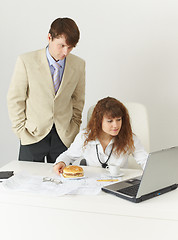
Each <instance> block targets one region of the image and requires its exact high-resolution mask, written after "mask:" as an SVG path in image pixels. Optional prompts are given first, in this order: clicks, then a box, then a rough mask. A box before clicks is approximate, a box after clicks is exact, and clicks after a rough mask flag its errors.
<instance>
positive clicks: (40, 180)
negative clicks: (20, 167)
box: [1, 172, 119, 196]
mask: <svg viewBox="0 0 178 240" xmlns="http://www.w3.org/2000/svg"><path fill="white" fill-rule="evenodd" d="M112 179H113V178H109V177H108V176H106V175H100V176H97V177H85V178H82V179H75V180H73V179H65V178H63V177H60V176H56V177H55V178H51V177H45V176H42V177H40V176H33V175H29V174H28V173H26V172H21V173H18V174H15V175H14V176H13V177H11V178H9V179H7V180H5V181H4V182H3V183H1V184H2V186H3V187H4V189H6V190H11V191H23V192H24V191H25V192H31V193H38V194H45V195H50V196H62V195H65V194H81V195H96V194H98V193H100V191H101V187H103V186H106V185H108V184H111V183H112V182H110V181H107V180H112ZM98 180H99V181H98ZM102 180H103V181H102ZM117 180H118V181H119V179H116V181H117Z"/></svg>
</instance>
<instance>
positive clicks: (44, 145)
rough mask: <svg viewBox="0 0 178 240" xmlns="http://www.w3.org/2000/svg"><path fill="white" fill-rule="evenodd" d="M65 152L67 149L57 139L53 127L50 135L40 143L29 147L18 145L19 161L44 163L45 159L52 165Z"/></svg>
mask: <svg viewBox="0 0 178 240" xmlns="http://www.w3.org/2000/svg"><path fill="white" fill-rule="evenodd" d="M66 150H67V147H66V146H65V145H64V144H63V142H62V141H61V139H60V138H59V136H58V134H57V131H56V128H55V126H54V125H53V127H52V129H51V131H50V133H49V134H48V135H47V136H46V137H45V138H43V139H42V140H41V141H39V142H37V143H34V144H30V145H21V144H20V150H19V160H20V161H33V162H44V159H45V157H46V159H47V162H48V163H54V162H55V161H56V158H57V157H58V156H59V155H60V154H61V153H63V152H64V151H66Z"/></svg>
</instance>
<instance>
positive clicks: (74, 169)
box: [62, 165, 84, 178]
mask: <svg viewBox="0 0 178 240" xmlns="http://www.w3.org/2000/svg"><path fill="white" fill-rule="evenodd" d="M62 174H63V176H64V177H65V178H75V177H76V178H77V177H83V176H84V171H83V168H82V167H79V166H74V165H69V166H67V167H65V168H64V169H63V173H62Z"/></svg>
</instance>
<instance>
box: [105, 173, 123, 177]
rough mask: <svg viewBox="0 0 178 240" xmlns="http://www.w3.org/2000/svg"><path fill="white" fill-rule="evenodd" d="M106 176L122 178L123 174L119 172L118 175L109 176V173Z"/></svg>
mask: <svg viewBox="0 0 178 240" xmlns="http://www.w3.org/2000/svg"><path fill="white" fill-rule="evenodd" d="M107 176H109V177H122V176H124V173H123V172H120V173H119V174H118V175H111V174H110V173H107Z"/></svg>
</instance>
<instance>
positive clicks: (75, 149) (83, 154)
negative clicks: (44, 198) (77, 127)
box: [55, 130, 148, 169]
mask: <svg viewBox="0 0 178 240" xmlns="http://www.w3.org/2000/svg"><path fill="white" fill-rule="evenodd" d="M84 133H85V131H84V130H83V131H81V132H79V133H78V135H77V136H76V138H75V140H74V142H73V143H72V144H71V146H70V147H69V148H68V150H66V151H65V152H63V153H62V154H61V155H60V156H59V157H58V158H57V159H56V162H55V164H57V163H58V162H61V161H62V162H64V163H65V164H66V165H69V164H70V163H71V164H75V161H76V163H79V162H80V160H82V159H85V160H86V163H87V166H101V163H100V162H99V160H98V157H97V152H96V145H97V147H98V154H99V159H100V161H101V162H102V163H105V162H106V161H107V159H108V156H109V154H110V153H111V150H112V146H113V142H114V139H112V140H111V141H110V143H109V144H108V146H107V147H106V149H105V152H104V151H103V147H102V145H101V143H100V142H99V140H98V139H96V140H95V141H90V142H88V144H87V145H86V146H85V147H84V141H85V139H86V137H85V135H84ZM133 140H134V146H135V151H134V153H133V157H134V158H135V160H136V162H137V163H138V164H140V165H141V167H142V168H143V169H144V167H145V164H146V160H147V158H148V153H147V152H146V151H145V150H144V148H143V146H142V144H141V143H140V141H139V139H138V138H137V137H136V136H135V135H133ZM128 157H129V154H121V155H120V156H117V155H116V154H115V153H114V151H113V152H112V154H111V156H110V158H109V160H108V162H107V164H108V165H109V164H112V165H118V166H120V167H121V168H123V167H127V163H128ZM75 165H77V164H75Z"/></svg>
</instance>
